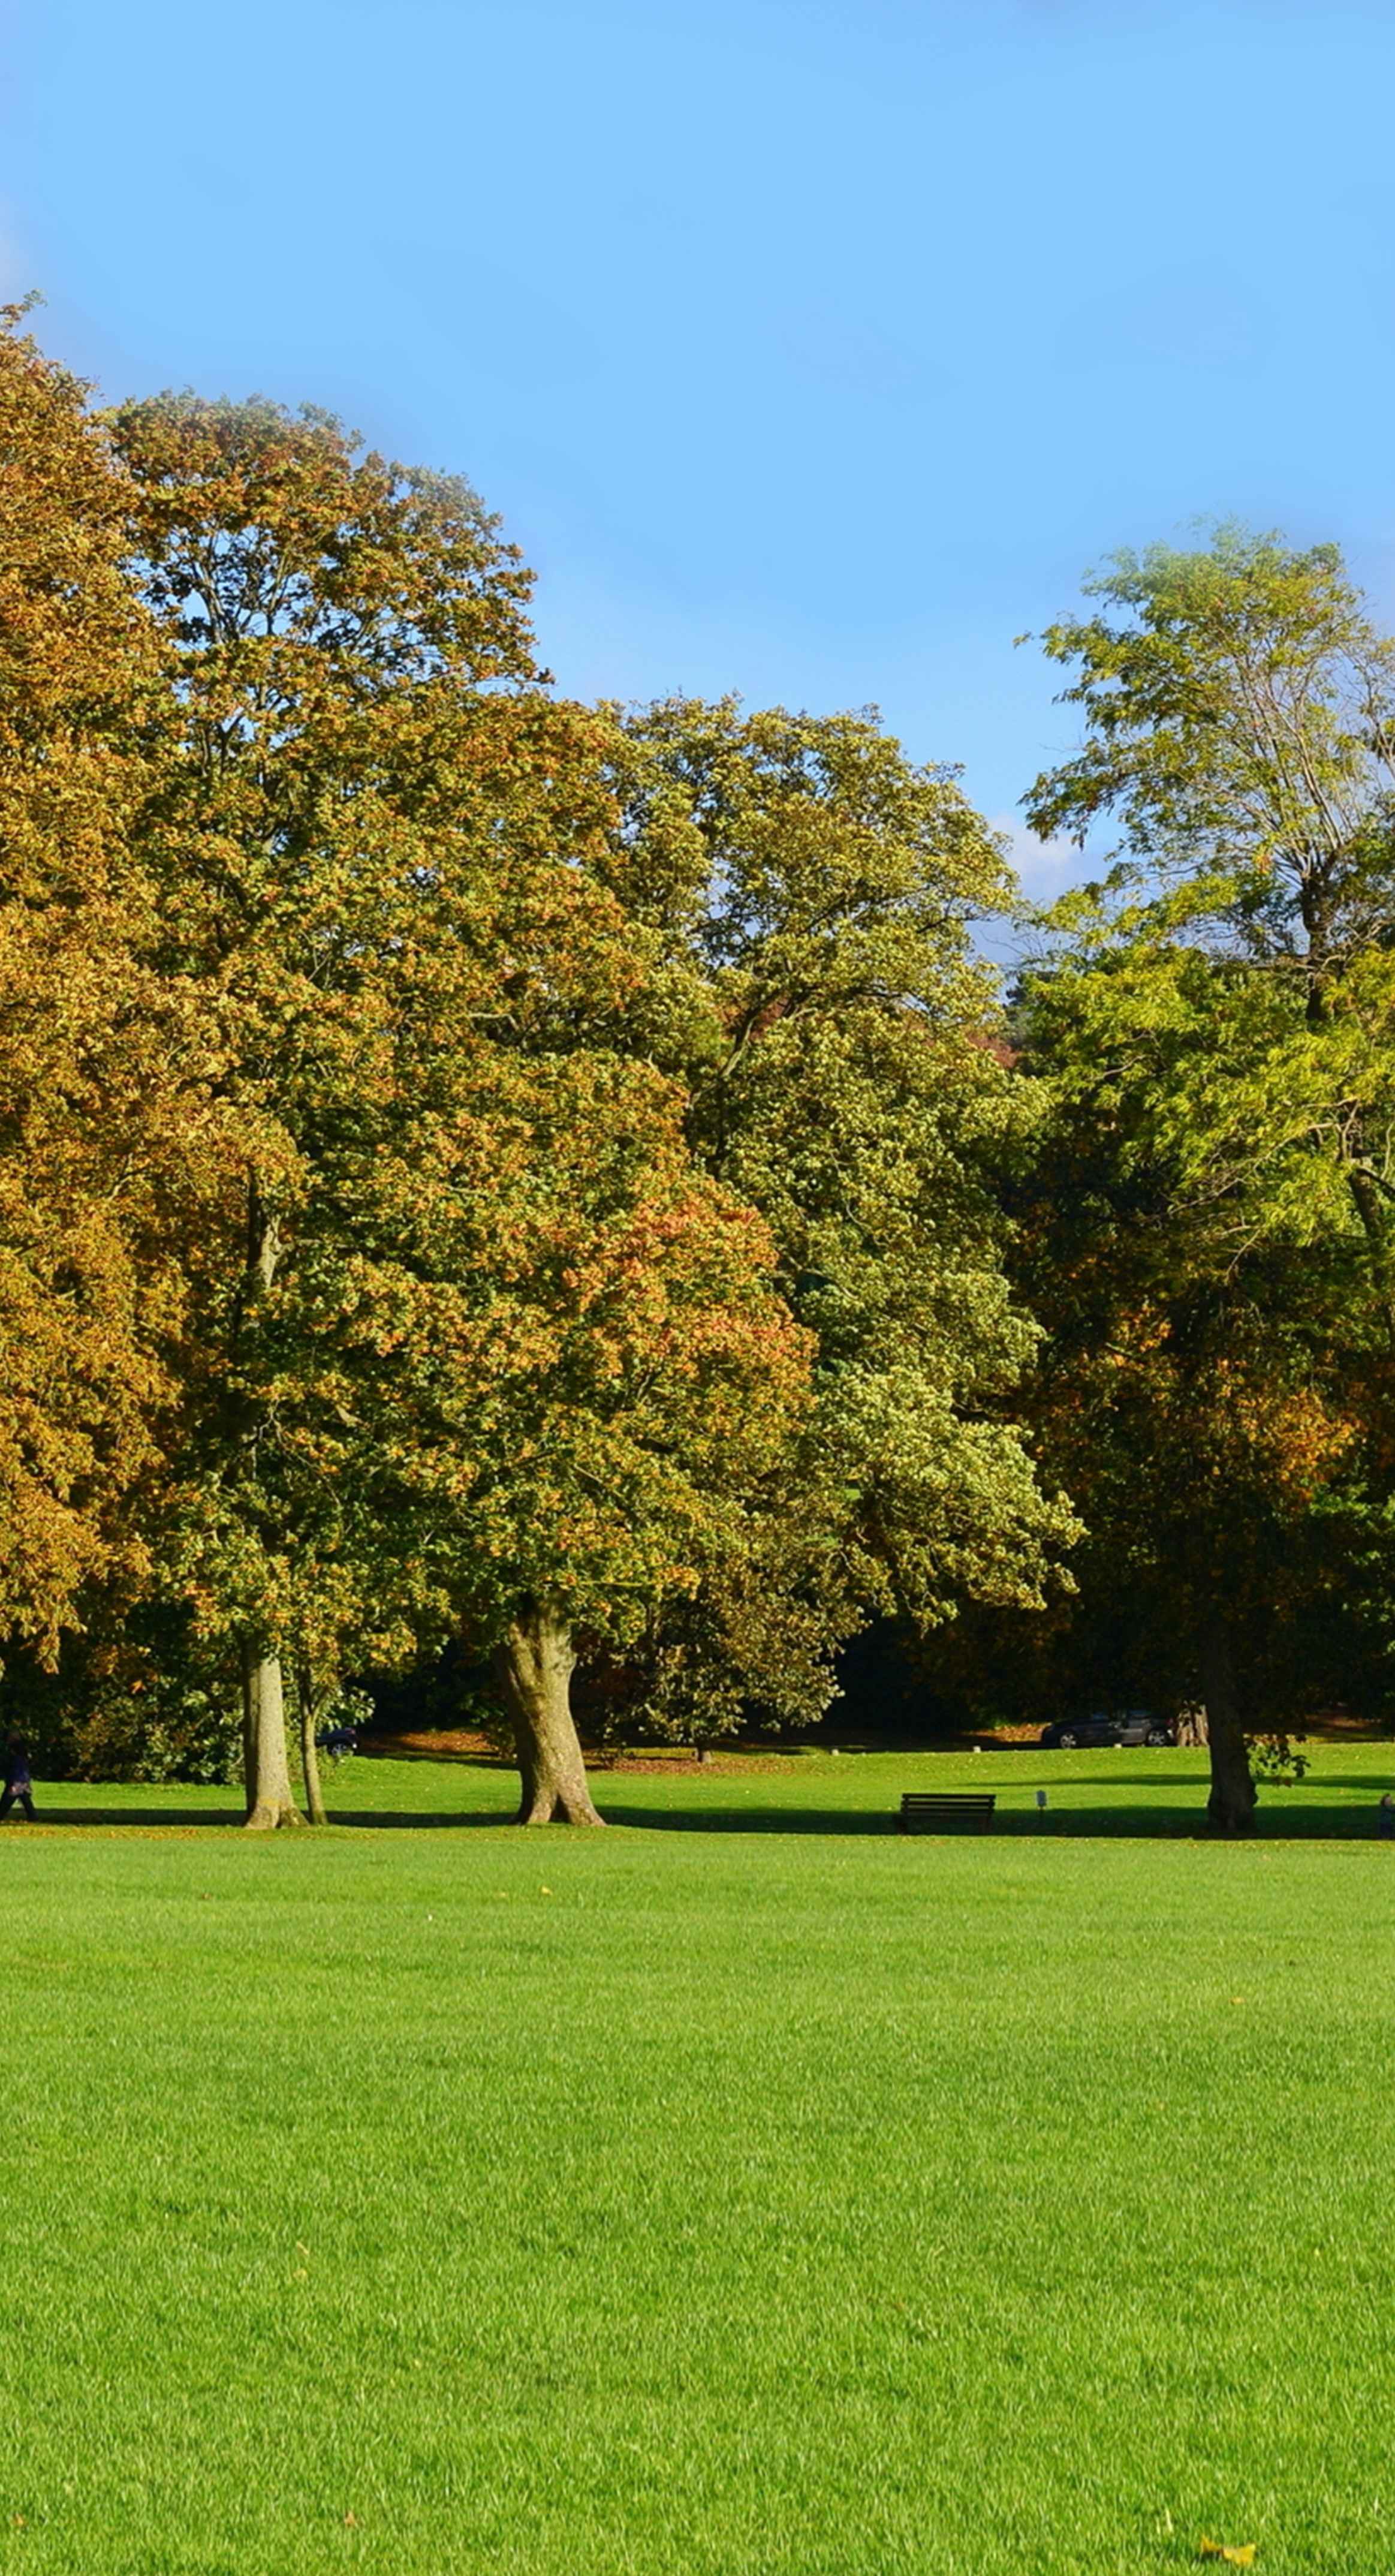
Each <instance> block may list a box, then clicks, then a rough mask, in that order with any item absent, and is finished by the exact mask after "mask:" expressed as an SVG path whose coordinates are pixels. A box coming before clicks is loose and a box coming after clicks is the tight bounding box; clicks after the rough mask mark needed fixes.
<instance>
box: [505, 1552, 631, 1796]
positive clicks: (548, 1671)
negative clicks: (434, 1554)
mask: <svg viewBox="0 0 1395 2576" xmlns="http://www.w3.org/2000/svg"><path fill="white" fill-rule="evenodd" d="M575 1662H576V1657H575V1655H574V1654H573V1652H572V1638H571V1630H570V1629H569V1628H568V1627H567V1625H566V1623H565V1621H564V1620H562V1619H560V1618H559V1617H558V1616H557V1613H556V1612H555V1611H554V1610H550V1609H549V1608H548V1606H547V1605H546V1603H544V1602H539V1601H529V1602H527V1603H526V1604H525V1605H524V1607H523V1609H522V1610H521V1611H520V1612H519V1614H518V1616H517V1618H516V1619H513V1620H511V1621H510V1623H509V1626H508V1627H507V1628H506V1629H505V1631H504V1634H503V1636H502V1638H501V1639H500V1641H499V1644H498V1645H497V1647H496V1648H495V1650H494V1671H495V1676H496V1678H497V1680H498V1683H499V1686H500V1689H501V1690H502V1692H503V1695H504V1703H505V1706H506V1707H507V1709H508V1712H509V1715H510V1717H511V1718H512V1720H513V1735H514V1743H515V1745H516V1747H517V1750H518V1770H519V1778H520V1780H521V1782H522V1785H523V1797H522V1803H521V1804H520V1807H519V1810H518V1821H519V1823H520V1824H521V1825H550V1824H552V1823H553V1822H554V1821H559V1820H560V1822H561V1823H563V1824H566V1825H603V1824H604V1823H605V1818H604V1816H598V1815H597V1813H596V1810H595V1808H594V1807H593V1806H592V1804H591V1792H590V1789H589V1788H588V1786H587V1782H586V1765H585V1763H584V1762H583V1760H582V1758H581V1745H580V1743H579V1741H578V1739H577V1732H576V1727H575V1725H574V1723H573V1720H572V1707H571V1678H572V1669H573V1666H574V1665H575Z"/></svg>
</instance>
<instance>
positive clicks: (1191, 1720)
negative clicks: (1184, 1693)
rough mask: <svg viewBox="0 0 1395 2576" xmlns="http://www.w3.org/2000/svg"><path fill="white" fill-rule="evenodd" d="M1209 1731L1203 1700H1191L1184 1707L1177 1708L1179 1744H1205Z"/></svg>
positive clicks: (1208, 1738) (1208, 1737)
mask: <svg viewBox="0 0 1395 2576" xmlns="http://www.w3.org/2000/svg"><path fill="white" fill-rule="evenodd" d="M1210 1732H1211V1730H1210V1726H1209V1724H1208V1721H1207V1716H1206V1707H1205V1703H1204V1701H1201V1700H1191V1701H1189V1702H1188V1704H1187V1706H1186V1707H1185V1708H1183V1709H1179V1710H1178V1712H1177V1741H1178V1743H1179V1744H1193V1745H1197V1744H1205V1743H1207V1742H1209V1740H1210Z"/></svg>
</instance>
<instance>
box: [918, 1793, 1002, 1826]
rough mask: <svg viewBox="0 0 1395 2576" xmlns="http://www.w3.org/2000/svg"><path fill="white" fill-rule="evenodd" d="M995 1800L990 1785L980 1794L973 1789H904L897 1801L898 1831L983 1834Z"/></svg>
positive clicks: (989, 1823)
mask: <svg viewBox="0 0 1395 2576" xmlns="http://www.w3.org/2000/svg"><path fill="white" fill-rule="evenodd" d="M997 1803H998V1802H997V1798H996V1796H995V1794H994V1792H993V1791H992V1790H991V1789H990V1790H988V1791H987V1792H986V1793H985V1794H984V1795H983V1796H982V1797H980V1796H979V1794H978V1792H977V1791H976V1790H958V1789H946V1790H943V1791H936V1792H926V1791H922V1790H919V1789H908V1790H907V1792H906V1795H905V1797H904V1798H903V1799H902V1801H901V1831H902V1833H903V1834H986V1833H987V1831H988V1829H989V1826H990V1825H991V1824H992V1822H993V1810H994V1808H995V1806H996V1805H997Z"/></svg>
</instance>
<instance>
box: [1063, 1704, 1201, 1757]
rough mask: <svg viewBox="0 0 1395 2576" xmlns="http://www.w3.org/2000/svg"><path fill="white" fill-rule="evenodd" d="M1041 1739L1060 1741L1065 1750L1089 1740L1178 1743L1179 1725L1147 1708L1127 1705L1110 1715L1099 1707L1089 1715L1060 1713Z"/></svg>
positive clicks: (1110, 1742) (1068, 1751) (1129, 1742)
mask: <svg viewBox="0 0 1395 2576" xmlns="http://www.w3.org/2000/svg"><path fill="white" fill-rule="evenodd" d="M1038 1741H1039V1742H1040V1743H1042V1744H1058V1745H1059V1746H1060V1747H1061V1750H1062V1751H1063V1752H1065V1753H1070V1752H1073V1751H1074V1749H1075V1748H1076V1746H1077V1745H1086V1744H1175V1743H1176V1741H1177V1729H1176V1727H1175V1726H1173V1725H1172V1724H1171V1723H1170V1722H1169V1720H1168V1719H1167V1718H1165V1717H1154V1716H1153V1714H1152V1711H1151V1710H1150V1709H1146V1708H1125V1709H1121V1710H1119V1712H1118V1713H1117V1715H1115V1716H1110V1715H1108V1714H1107V1713H1106V1712H1105V1711H1104V1710H1102V1709H1096V1710H1095V1711H1094V1713H1093V1714H1092V1715H1091V1716H1089V1717H1058V1718H1056V1719H1055V1720H1054V1721H1053V1723H1052V1724H1051V1725H1050V1726H1044V1727H1043V1728H1042V1730H1041V1735H1040V1737H1039V1739H1038Z"/></svg>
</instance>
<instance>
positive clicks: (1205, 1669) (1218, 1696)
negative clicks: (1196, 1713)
mask: <svg viewBox="0 0 1395 2576" xmlns="http://www.w3.org/2000/svg"><path fill="white" fill-rule="evenodd" d="M1201 1686H1202V1689H1203V1691H1204V1692H1205V1694H1206V1731H1207V1735H1208V1737H1209V1739H1210V1747H1211V1795H1210V1797H1209V1799H1208V1800H1207V1802H1206V1813H1207V1815H1208V1816H1209V1818H1210V1820H1211V1822H1212V1824H1213V1825H1214V1826H1215V1827H1216V1830H1217V1832H1218V1833H1222V1834H1251V1833H1253V1832H1254V1823H1255V1784H1254V1780H1253V1778H1252V1776H1251V1773H1250V1748H1249V1745H1248V1744H1247V1743H1246V1741H1245V1729H1244V1726H1243V1724H1242V1722H1241V1717H1240V1708H1239V1703H1238V1701H1237V1699H1236V1696H1235V1675H1234V1672H1233V1670H1232V1666H1231V1659H1230V1639H1229V1636H1228V1635H1227V1633H1226V1625H1225V1621H1224V1619H1223V1618H1222V1616H1221V1614H1220V1612H1219V1611H1218V1610H1213V1611H1212V1613H1211V1615H1210V1617H1209V1618H1208V1620H1207V1622H1206V1625H1205V1628H1204V1629H1203V1631H1202V1637H1201Z"/></svg>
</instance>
